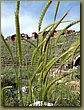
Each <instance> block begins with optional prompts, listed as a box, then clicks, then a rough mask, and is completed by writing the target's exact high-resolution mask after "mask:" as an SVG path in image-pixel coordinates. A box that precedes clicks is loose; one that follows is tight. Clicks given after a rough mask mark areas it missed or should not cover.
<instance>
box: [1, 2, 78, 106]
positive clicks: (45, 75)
mask: <svg viewBox="0 0 84 110" xmlns="http://www.w3.org/2000/svg"><path fill="white" fill-rule="evenodd" d="M51 3H52V1H48V3H47V4H46V6H45V7H44V10H43V11H42V13H41V16H40V18H39V23H38V33H40V29H41V24H42V20H43V18H44V15H45V14H46V11H47V9H48V7H49V6H50V4H51ZM59 5H60V2H59V1H58V2H57V5H56V10H55V16H54V23H52V24H49V25H48V26H46V27H45V28H44V29H43V31H41V33H40V34H39V37H38V40H37V43H38V45H36V41H34V40H21V37H20V26H19V8H20V1H17V6H16V11H15V26H16V41H13V42H12V41H6V40H5V39H4V36H3V35H2V34H1V38H2V45H1V49H2V56H4V57H5V59H4V60H6V61H5V62H6V63H7V61H9V60H11V61H12V62H11V63H12V66H11V65H10V66H9V67H6V66H5V67H3V66H2V81H1V84H2V88H1V92H2V95H1V96H2V99H1V100H2V105H3V106H30V104H32V103H34V102H35V101H42V106H45V102H50V103H53V105H54V106H80V87H79V85H78V86H77V85H76V86H77V87H76V86H75V89H74V87H72V86H73V85H71V86H70V87H71V88H70V87H69V85H66V82H70V81H73V80H74V81H77V82H79V81H80V67H79V68H78V69H77V70H73V69H69V68H68V69H66V70H64V68H63V69H62V70H63V71H66V72H64V73H63V72H59V71H58V70H59V69H60V68H61V66H62V65H63V64H65V62H66V61H67V60H68V63H70V64H71V62H72V60H73V58H74V56H75V55H76V54H80V33H77V34H76V33H74V34H73V35H70V36H63V35H62V33H63V32H64V31H65V30H67V29H68V28H69V27H71V26H73V25H75V24H77V23H79V22H80V20H77V21H74V22H70V24H69V25H68V26H66V27H65V28H64V29H63V30H62V31H61V32H59V33H58V35H57V36H56V38H53V37H52V35H53V33H54V31H55V30H56V29H57V27H58V26H59V25H60V24H61V23H63V22H69V21H64V18H65V17H66V16H67V14H69V11H70V9H69V10H68V11H66V13H65V14H64V15H63V16H62V18H60V20H59V21H57V20H56V16H57V12H58V9H59ZM46 29H48V30H49V32H48V33H47V34H46V35H45V36H43V35H44V32H45V31H46ZM39 38H40V39H39ZM8 58H9V59H8ZM15 61H16V62H15ZM2 64H4V61H2ZM3 68H4V69H3ZM53 69H54V72H55V75H56V76H55V77H54V76H53V72H51V71H52V70H53ZM56 70H57V71H56ZM76 75H78V77H77V78H74V77H75V76H76ZM72 76H73V77H72ZM8 82H9V83H10V84H9V83H8ZM23 86H26V87H27V89H28V90H27V91H26V92H23V91H22V87H23ZM78 87H79V88H78Z"/></svg>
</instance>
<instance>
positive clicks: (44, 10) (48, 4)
mask: <svg viewBox="0 0 84 110" xmlns="http://www.w3.org/2000/svg"><path fill="white" fill-rule="evenodd" d="M51 3H52V1H48V2H47V4H46V6H45V7H44V9H43V11H42V13H41V16H40V19H39V23H38V32H39V31H40V29H41V24H42V20H43V18H44V15H45V13H46V11H47V9H48V7H49V6H50V4H51Z"/></svg>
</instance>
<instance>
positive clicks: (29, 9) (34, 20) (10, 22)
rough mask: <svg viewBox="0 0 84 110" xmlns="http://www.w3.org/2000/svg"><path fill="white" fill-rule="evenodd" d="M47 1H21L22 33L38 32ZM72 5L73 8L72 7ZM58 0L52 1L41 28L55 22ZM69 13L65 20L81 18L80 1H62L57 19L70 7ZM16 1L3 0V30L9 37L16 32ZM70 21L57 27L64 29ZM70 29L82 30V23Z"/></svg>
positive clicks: (20, 18) (20, 19)
mask: <svg viewBox="0 0 84 110" xmlns="http://www.w3.org/2000/svg"><path fill="white" fill-rule="evenodd" d="M46 3H47V1H21V2H20V10H19V21H20V33H25V34H28V35H29V36H30V37H31V35H32V32H38V21H39V17H40V15H41V12H42V10H43V9H44V6H45V5H46ZM71 7H72V8H71ZM55 8H56V1H52V3H51V5H50V6H49V8H48V10H47V12H46V14H45V16H44V19H43V22H42V26H41V30H43V28H44V27H46V26H47V25H48V24H51V23H53V22H54V13H55ZM70 8H71V10H70V12H69V14H68V15H67V16H66V17H65V19H64V20H71V21H76V20H79V19H80V1H61V2H60V5H59V9H58V13H57V21H59V20H60V18H61V17H62V16H63V15H64V13H65V12H66V11H67V10H68V9H70ZM15 9H16V1H2V2H1V32H2V34H3V35H4V36H5V37H7V36H11V35H12V34H15V33H16V29H15V15H14V12H15ZM68 24H69V22H68V23H62V24H60V25H59V26H58V28H57V29H63V28H64V27H65V26H67V25H68ZM70 29H74V30H76V31H79V30H80V23H78V24H76V25H74V26H72V27H71V28H70Z"/></svg>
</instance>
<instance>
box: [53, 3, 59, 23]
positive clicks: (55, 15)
mask: <svg viewBox="0 0 84 110" xmlns="http://www.w3.org/2000/svg"><path fill="white" fill-rule="evenodd" d="M59 4H60V1H57V4H56V10H55V14H54V22H55V20H56V17H57V12H58V8H59Z"/></svg>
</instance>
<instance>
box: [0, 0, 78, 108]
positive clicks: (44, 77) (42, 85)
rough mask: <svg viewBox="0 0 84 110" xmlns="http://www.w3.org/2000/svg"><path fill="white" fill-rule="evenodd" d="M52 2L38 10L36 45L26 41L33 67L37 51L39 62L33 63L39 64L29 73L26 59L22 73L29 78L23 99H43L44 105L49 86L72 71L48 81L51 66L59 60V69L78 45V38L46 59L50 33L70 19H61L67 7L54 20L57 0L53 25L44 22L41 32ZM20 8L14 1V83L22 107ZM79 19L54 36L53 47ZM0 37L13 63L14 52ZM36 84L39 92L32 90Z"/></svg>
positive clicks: (31, 101)
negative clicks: (15, 46)
mask: <svg viewBox="0 0 84 110" xmlns="http://www.w3.org/2000/svg"><path fill="white" fill-rule="evenodd" d="M51 3H52V1H48V2H47V4H46V5H45V7H44V9H43V11H42V13H41V16H40V18H39V22H38V33H41V34H39V37H38V39H39V38H41V40H40V42H39V44H38V45H35V44H34V43H33V42H31V41H27V40H25V41H27V42H28V43H30V44H31V45H32V46H33V47H34V51H33V53H32V59H31V63H32V66H33V63H34V61H35V60H36V59H35V56H36V55H37V54H38V53H39V55H40V56H39V59H38V63H37V64H36V65H38V66H37V68H36V69H35V71H34V73H33V74H31V73H30V72H29V67H28V61H27V59H26V69H25V74H26V75H27V78H28V82H27V86H28V88H29V93H28V94H27V98H26V101H28V103H33V102H34V101H35V100H42V101H43V105H44V101H47V99H48V98H47V94H48V93H49V92H50V90H51V87H53V86H54V85H55V86H57V85H56V82H57V81H59V80H60V79H63V78H65V77H66V76H68V75H70V74H72V73H73V72H74V71H73V70H71V71H69V72H67V74H65V75H60V76H59V77H57V78H55V79H52V81H51V82H49V81H48V75H49V74H51V73H50V69H52V67H53V66H54V65H55V64H56V63H57V62H58V61H59V60H60V59H61V62H60V65H59V68H60V66H62V65H63V64H64V63H65V62H66V60H67V59H69V58H73V57H74V55H75V53H76V52H77V49H78V48H79V47H80V41H79V40H78V41H76V42H74V43H73V44H72V45H71V46H70V47H69V49H67V50H66V51H65V52H63V53H62V54H61V55H60V56H59V57H54V58H52V59H51V60H49V61H48V59H49V46H50V39H51V36H52V35H53V33H54V31H55V30H56V29H57V27H58V26H59V25H60V24H61V23H64V22H70V21H68V20H66V21H64V18H65V17H66V16H67V15H68V14H69V11H70V9H69V10H68V11H66V13H65V14H64V15H63V16H62V17H61V18H60V19H59V21H57V20H56V17H57V13H58V9H59V5H60V2H59V1H58V2H57V5H56V10H55V13H54V22H53V23H52V24H49V25H47V26H46V27H45V28H44V29H43V30H42V31H40V30H41V24H42V21H43V18H44V15H45V13H46V11H47V9H48V8H49V6H50V4H51ZM19 8H20V1H17V5H16V11H15V27H16V42H17V57H18V61H19V66H18V73H17V76H16V77H17V86H18V91H19V94H18V100H19V101H20V102H21V103H20V105H19V106H24V105H25V102H24V100H25V99H24V98H23V96H24V95H23V93H22V90H21V88H22V83H23V81H22V60H23V59H22V44H21V36H20V23H19ZM79 22H80V20H77V21H74V22H71V23H70V24H69V25H68V26H66V27H65V28H64V29H63V30H62V31H61V32H59V34H58V35H57V37H56V40H55V45H54V46H56V45H57V43H58V40H59V39H60V37H61V35H62V33H63V32H64V31H66V30H67V29H68V28H70V27H71V26H73V25H75V24H77V23H79ZM48 28H49V32H48V33H47V34H46V35H45V37H44V36H43V34H44V32H45V31H46V29H48ZM1 37H2V40H3V42H4V44H5V46H6V47H7V49H8V51H9V53H10V56H11V59H12V61H13V62H14V58H13V54H12V51H11V49H10V47H9V46H8V44H7V42H6V41H5V40H4V37H3V35H1ZM62 59H63V60H62ZM37 75H38V76H39V77H38V80H37V81H36V83H35V80H36V79H35V78H36V77H37ZM35 84H36V85H35ZM37 85H38V86H39V92H37V93H35V92H34V88H35V87H36V86H37ZM3 89H4V88H2V91H3ZM5 89H6V87H5ZM53 89H54V88H53ZM35 95H38V98H37V99H35ZM27 99H28V100H27ZM2 100H3V101H4V100H5V99H3V92H2ZM2 103H3V105H5V104H4V102H2ZM26 103H27V102H26Z"/></svg>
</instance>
